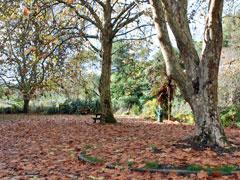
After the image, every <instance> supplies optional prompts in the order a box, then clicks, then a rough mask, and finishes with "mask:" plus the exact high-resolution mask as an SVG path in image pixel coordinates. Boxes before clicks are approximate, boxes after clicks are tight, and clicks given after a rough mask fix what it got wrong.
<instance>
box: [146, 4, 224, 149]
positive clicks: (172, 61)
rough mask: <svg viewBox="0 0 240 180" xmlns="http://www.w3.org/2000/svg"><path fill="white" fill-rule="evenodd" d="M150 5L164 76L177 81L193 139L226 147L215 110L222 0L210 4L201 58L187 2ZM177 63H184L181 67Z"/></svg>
mask: <svg viewBox="0 0 240 180" xmlns="http://www.w3.org/2000/svg"><path fill="white" fill-rule="evenodd" d="M150 3H151V5H152V10H153V17H154V23H155V27H156V30H157V34H158V39H159V42H160V48H161V51H162V53H163V56H164V60H165V63H166V68H167V69H166V70H167V75H168V76H169V77H171V78H172V79H173V80H175V81H176V82H177V84H178V86H179V88H180V90H181V92H182V94H183V96H184V99H185V100H186V101H187V102H188V103H189V104H190V106H191V108H192V111H193V114H194V117H195V121H196V136H195V137H194V138H193V140H194V141H195V142H197V143H198V144H199V145H200V146H219V147H227V146H228V142H227V139H226V136H225V133H224V129H223V127H222V126H221V123H220V121H219V119H220V118H219V113H218V108H217V105H218V100H217V89H218V68H219V60H220V55H221V48H222V24H221V18H222V8H223V0H212V1H209V10H208V18H207V21H206V26H205V32H204V41H203V42H204V43H203V52H202V57H201V58H199V57H198V55H197V53H196V49H195V48H194V46H193V40H192V37H191V33H190V30H189V25H188V23H187V22H188V19H187V14H186V13H187V11H186V8H187V1H186V0H183V1H168V0H161V1H160V0H150ZM166 20H167V21H168V25H169V26H170V28H171V29H172V32H173V34H174V36H175V38H176V41H177V46H178V49H179V50H180V52H179V53H180V61H179V60H178V57H176V55H175V54H174V53H173V47H172V44H171V41H170V38H169V34H168V30H167V23H166ZM179 62H184V68H182V67H181V66H180V64H179Z"/></svg>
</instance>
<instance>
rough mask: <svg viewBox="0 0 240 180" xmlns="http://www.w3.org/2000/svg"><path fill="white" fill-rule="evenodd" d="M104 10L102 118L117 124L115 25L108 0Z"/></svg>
mask: <svg viewBox="0 0 240 180" xmlns="http://www.w3.org/2000/svg"><path fill="white" fill-rule="evenodd" d="M105 3H106V4H105V8H104V21H103V29H102V31H101V45H102V54H101V56H102V71H101V77H100V86H99V92H100V105H101V113H102V118H103V120H104V121H105V123H116V122H117V121H116V119H115V118H114V116H113V111H112V103H111V91H110V84H111V65H112V44H113V37H114V36H113V25H112V23H111V13H112V9H111V1H110V0H106V2H105Z"/></svg>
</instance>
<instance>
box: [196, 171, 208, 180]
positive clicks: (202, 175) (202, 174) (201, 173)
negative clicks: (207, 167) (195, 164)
mask: <svg viewBox="0 0 240 180" xmlns="http://www.w3.org/2000/svg"><path fill="white" fill-rule="evenodd" d="M197 177H198V178H199V179H203V178H207V177H208V173H207V172H206V171H200V172H199V173H197Z"/></svg>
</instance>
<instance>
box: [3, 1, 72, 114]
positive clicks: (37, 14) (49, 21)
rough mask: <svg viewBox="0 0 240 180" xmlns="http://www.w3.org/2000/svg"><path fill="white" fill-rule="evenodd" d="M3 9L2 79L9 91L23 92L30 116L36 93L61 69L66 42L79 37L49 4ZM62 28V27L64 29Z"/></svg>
mask: <svg viewBox="0 0 240 180" xmlns="http://www.w3.org/2000/svg"><path fill="white" fill-rule="evenodd" d="M3 5H4V6H1V7H4V9H1V22H0V25H1V37H0V47H1V50H0V65H1V66H0V79H1V81H2V82H4V83H5V85H6V86H8V87H9V88H14V89H17V90H19V91H20V92H21V94H22V96H23V101H24V107H23V112H24V113H28V110H29V101H30V100H31V98H32V97H33V95H34V93H35V92H36V91H37V90H39V89H42V88H44V87H47V86H48V82H49V81H50V80H51V79H54V78H56V77H55V72H56V71H58V70H61V65H62V64H61V62H60V60H62V58H64V57H65V54H66V53H65V52H66V48H65V46H64V43H65V42H67V41H68V40H70V39H72V38H75V37H76V36H75V35H73V34H68V33H66V31H65V29H64V26H66V24H68V22H69V21H65V23H63V22H60V19H61V18H59V17H56V16H55V14H54V12H53V9H51V8H50V7H51V6H49V4H48V3H47V2H44V3H40V2H37V1H28V2H26V3H23V4H22V5H23V9H22V8H19V6H20V2H18V1H16V2H12V1H9V2H6V3H4V4H3ZM60 25H61V26H60Z"/></svg>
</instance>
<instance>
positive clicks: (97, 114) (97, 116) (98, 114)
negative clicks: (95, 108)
mask: <svg viewBox="0 0 240 180" xmlns="http://www.w3.org/2000/svg"><path fill="white" fill-rule="evenodd" d="M92 119H93V120H94V123H96V122H97V120H99V121H100V122H102V114H101V113H96V114H95V116H94V117H92Z"/></svg>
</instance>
